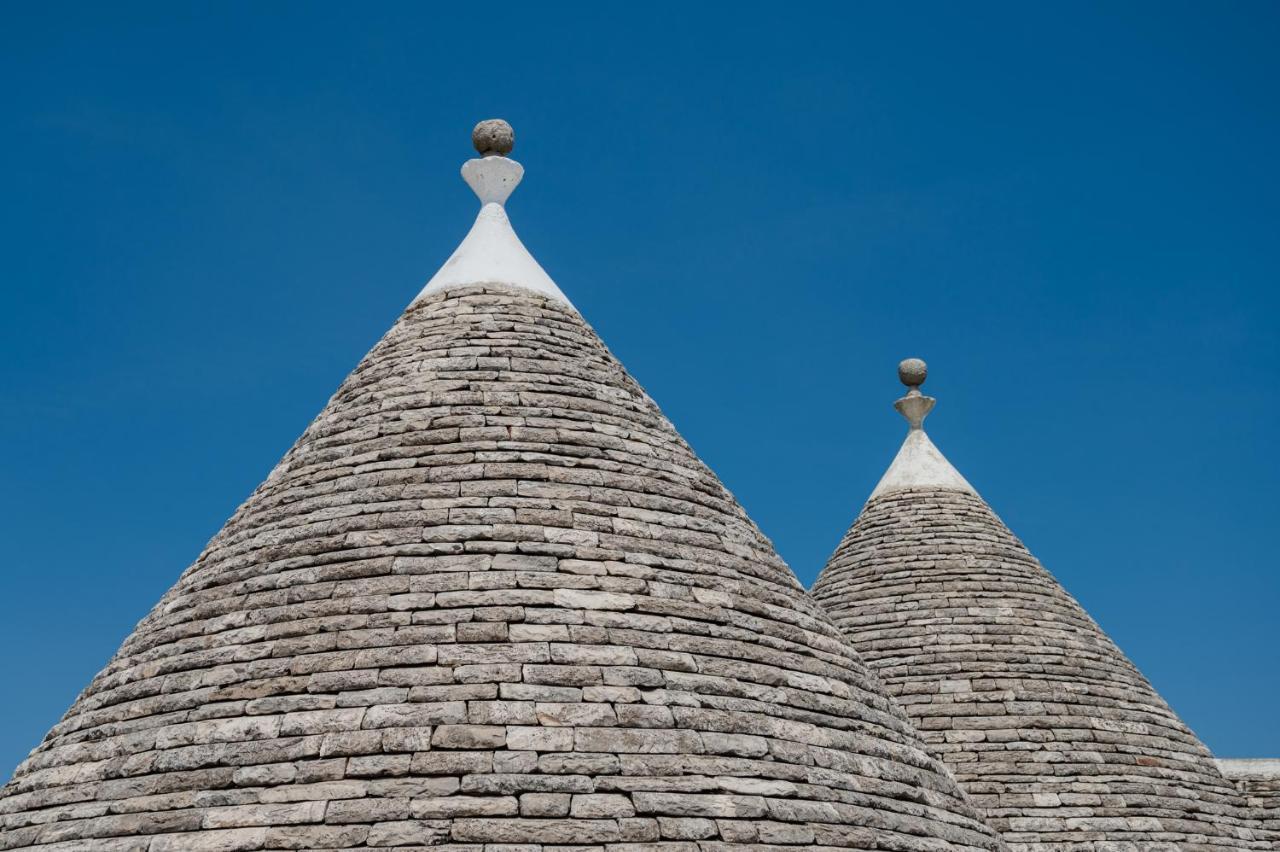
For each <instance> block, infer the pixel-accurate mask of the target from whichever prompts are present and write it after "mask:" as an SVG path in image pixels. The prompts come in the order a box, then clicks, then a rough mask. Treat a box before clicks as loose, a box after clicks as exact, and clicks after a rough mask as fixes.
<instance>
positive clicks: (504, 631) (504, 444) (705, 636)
mask: <svg viewBox="0 0 1280 852" xmlns="http://www.w3.org/2000/svg"><path fill="white" fill-rule="evenodd" d="M490 159H492V160H493V163H492V164H491V165H486V163H488V162H489V160H490ZM512 163H513V161H510V160H506V159H505V158H504V157H493V158H486V160H484V161H472V163H471V164H468V167H469V168H470V169H471V174H470V175H469V178H468V179H469V181H472V182H473V185H474V184H476V183H478V184H481V186H482V188H484V187H485V186H488V184H486V181H490V179H491V178H493V177H494V175H497V176H498V177H499V178H501V177H502V176H503V175H507V176H509V175H512V174H515V170H514V169H518V167H514V169H513V166H512ZM477 164H478V165H477ZM486 175H487V176H486ZM517 178H518V176H517ZM490 182H491V181H490ZM507 191H509V188H508V190H507ZM503 197H504V198H505V195H504V196H503ZM481 219H482V221H478V222H477V225H476V228H475V229H473V231H472V234H471V235H470V236H469V237H468V241H467V242H466V243H464V246H463V248H461V249H460V250H459V253H458V254H456V255H455V257H454V258H453V259H452V260H451V262H450V265H448V266H447V267H446V269H445V270H442V272H441V275H439V276H437V278H436V279H434V280H433V283H432V285H431V286H430V287H428V288H427V290H426V291H424V293H423V295H422V296H420V297H419V298H418V299H417V300H416V301H415V302H414V304H412V305H411V306H410V307H409V309H408V310H407V311H406V312H405V313H404V314H403V315H402V316H401V317H400V319H399V320H398V321H397V322H396V323H395V325H394V327H393V328H392V329H391V330H390V331H389V332H388V333H387V335H386V336H385V337H384V338H383V339H382V340H381V341H380V342H379V343H378V344H377V345H376V346H375V347H374V348H373V350H372V351H371V352H370V353H369V354H368V355H367V356H366V357H365V359H364V360H363V361H362V362H361V363H360V365H359V366H358V367H357V368H356V370H355V372H354V373H352V375H351V376H350V377H348V378H347V380H346V381H345V382H344V383H343V384H342V386H341V387H340V388H339V389H338V391H337V393H336V394H335V395H334V397H333V398H332V400H330V402H329V403H328V404H327V405H326V406H325V408H324V410H323V411H322V412H321V413H320V415H319V417H317V418H316V420H315V422H314V423H312V424H311V426H310V427H309V428H308V429H307V430H306V432H305V433H304V434H303V435H302V437H301V438H300V439H299V440H298V442H297V443H296V444H295V445H294V447H293V448H292V449H291V450H290V451H289V453H288V454H287V455H286V456H285V458H284V459H283V460H282V461H281V462H280V464H279V465H278V466H277V467H276V469H275V470H274V471H273V472H272V473H271V475H270V476H269V477H268V478H267V480H266V481H265V482H264V483H263V484H262V485H261V486H260V487H259V488H258V489H257V490H256V491H255V492H254V493H253V495H252V496H251V497H250V498H249V499H248V501H247V502H246V503H245V504H244V505H243V506H241V507H240V509H239V510H238V511H237V512H236V513H235V515H234V517H232V518H231V520H230V521H228V523H227V525H226V526H225V527H224V528H223V529H222V531H221V532H219V533H218V535H217V536H216V537H215V538H214V539H213V540H212V541H211V542H210V543H209V545H208V547H207V548H206V549H205V551H204V552H203V553H202V554H201V555H200V557H199V559H198V560H197V561H196V563H195V564H194V565H193V566H191V567H190V568H189V569H188V570H187V571H186V572H185V573H184V574H183V575H182V576H181V578H180V579H179V580H178V582H177V584H176V585H175V586H174V587H173V588H172V589H170V590H169V592H168V593H166V594H165V595H164V597H163V599H162V600H161V601H160V603H159V604H158V605H157V606H156V607H155V609H154V610H153V611H152V612H151V613H150V614H149V615H148V616H147V617H146V618H145V619H144V620H143V621H142V622H141V623H140V624H139V625H138V626H137V628H136V629H135V630H134V632H133V633H132V634H131V635H130V636H129V637H128V639H127V640H126V641H125V642H124V644H123V646H122V647H121V648H120V650H119V651H118V652H117V654H116V655H115V657H114V658H113V659H112V660H111V662H110V664H109V665H108V666H107V667H106V669H105V670H103V672H102V673H101V674H100V675H98V676H97V677H96V678H95V679H94V680H93V682H92V683H91V684H90V685H89V687H88V688H87V689H86V690H85V691H84V693H83V694H82V695H81V696H80V698H79V699H78V700H77V701H76V702H75V704H74V706H72V708H71V709H70V710H69V711H68V712H67V714H66V716H65V717H64V718H63V720H62V721H61V722H59V723H58V724H57V725H56V726H55V727H54V729H53V730H52V731H51V732H50V733H49V735H48V736H47V738H46V739H45V741H44V742H43V743H42V744H41V745H40V746H39V747H38V748H37V749H36V750H35V751H34V752H33V753H32V755H31V756H30V757H29V758H28V759H27V760H26V761H25V762H24V763H23V764H22V765H21V766H20V767H19V768H18V771H17V774H16V775H15V776H14V778H13V780H12V781H11V782H10V783H9V784H8V785H7V786H6V787H5V788H4V789H3V792H2V793H0V848H3V849H6V850H8V849H40V850H44V852H54V850H58V852H62V851H63V850H68V851H69V850H87V852H215V850H216V851H217V852H234V850H296V849H310V850H337V849H344V850H346V849H361V850H369V849H396V850H414V849H426V848H428V847H430V848H432V849H444V850H456V852H463V850H465V851H466V852H478V850H482V849H483V850H507V852H527V851H528V850H542V849H547V850H550V849H557V850H569V849H583V850H601V849H605V848H607V849H609V850H618V852H623V850H641V849H670V850H679V852H685V850H695V849H703V850H717V849H730V848H751V849H760V850H765V849H776V848H779V847H781V846H795V845H798V846H804V847H806V848H856V849H873V848H874V849H887V850H902V852H926V850H927V852H935V851H936V850H947V849H955V850H979V849H983V850H993V849H998V848H999V847H1000V842H999V840H998V837H997V836H996V835H995V834H994V832H992V831H991V830H990V829H989V828H987V827H986V826H985V825H984V824H982V823H981V822H980V820H979V819H978V818H977V817H976V815H975V813H974V811H973V810H972V808H971V806H970V805H969V804H968V803H967V802H966V801H965V800H964V799H963V796H962V794H961V793H960V791H959V789H958V787H957V786H956V784H955V782H954V780H953V779H952V778H951V777H950V776H949V774H948V773H947V772H946V770H945V769H944V768H943V767H942V766H941V765H940V764H939V763H937V762H936V761H935V760H934V759H933V758H931V757H930V756H929V755H928V754H927V752H926V751H925V749H924V747H923V745H922V743H921V742H920V739H919V737H918V735H917V734H916V732H915V731H914V730H913V729H912V727H911V725H910V724H909V723H908V722H907V721H906V718H905V716H904V715H903V714H902V712H901V710H900V709H899V708H897V707H896V705H894V704H893V702H892V701H891V700H890V699H888V698H887V697H886V696H885V694H884V693H883V692H882V689H881V687H880V685H879V684H878V683H877V682H876V680H875V678H874V677H873V676H872V675H871V674H869V672H868V670H867V668H866V667H865V666H864V665H863V663H861V662H860V661H859V659H858V658H857V656H856V655H855V654H854V652H853V651H852V650H851V648H850V646H849V645H848V644H847V642H846V641H845V640H844V639H843V638H842V637H841V636H840V633H839V631H838V629H837V628H836V627H835V626H834V625H833V624H832V622H831V621H830V619H829V618H828V617H827V616H826V615H825V614H824V613H823V612H822V611H821V610H820V609H819V608H818V607H817V606H816V604H814V603H813V602H812V601H811V600H810V599H809V598H808V597H807V596H806V595H805V593H804V592H803V590H802V589H801V588H800V586H799V584H798V583H797V581H796V580H795V578H794V576H793V575H792V574H791V572H790V571H789V569H788V568H787V567H786V566H785V565H784V564H783V563H782V561H781V560H780V559H779V558H778V556H777V555H776V554H775V553H774V551H773V549H772V547H771V546H770V544H769V543H768V541H767V540H765V538H764V537H763V536H762V535H761V534H760V532H759V531H758V530H757V529H756V527H755V526H754V525H753V524H752V523H751V521H750V520H749V519H748V518H747V516H746V515H745V513H744V512H743V510H742V508H741V507H740V506H739V505H738V504H737V503H736V502H735V501H734V499H733V498H732V497H731V496H730V495H729V494H728V493H727V492H726V490H725V489H724V487H723V486H722V485H721V484H720V482H719V481H718V480H717V479H716V477H715V476H714V475H713V474H712V473H711V472H710V471H709V470H708V469H707V468H706V467H705V466H704V465H703V464H701V463H700V462H699V460H698V459H697V458H696V457H695V455H694V454H693V452H692V451H691V450H690V449H689V447H688V446H687V445H686V444H685V442H684V441H682V440H681V439H680V437H679V435H678V434H677V433H676V431H675V429H674V428H673V427H672V426H671V424H670V423H669V422H668V421H667V420H666V418H664V417H663V415H662V414H661V413H660V412H659V410H658V408H657V406H656V405H654V403H653V401H652V400H650V398H649V397H648V396H647V395H646V394H645V392H644V391H643V390H642V389H641V388H640V386H639V385H637V384H636V382H635V381H634V380H633V379H632V378H631V377H630V376H629V375H628V374H627V373H626V371H625V370H624V369H623V368H622V367H621V366H620V365H619V364H618V362H617V361H616V360H615V359H614V358H613V357H612V356H611V355H610V353H609V352H608V350H607V349H606V348H605V346H604V345H603V344H602V343H601V341H600V339H599V338H598V337H597V336H596V334H595V333H594V332H593V331H592V330H591V328H590V327H589V326H588V325H587V324H586V323H585V322H584V321H583V319H582V317H581V316H580V315H579V314H578V313H577V312H576V311H575V310H574V309H573V308H572V307H570V306H569V304H568V303H567V302H565V301H564V300H563V297H562V296H560V295H559V290H558V289H557V288H555V285H554V283H552V282H551V281H550V278H547V277H546V276H545V273H542V277H538V276H537V275H536V274H535V273H534V271H533V270H534V268H535V267H536V263H534V262H533V260H532V258H531V257H528V255H527V253H525V252H524V249H523V247H522V246H518V241H516V243H514V244H513V243H512V242H511V240H514V234H513V233H509V231H510V227H509V225H508V224H507V223H506V217H505V213H503V212H502V209H501V204H500V201H492V200H489V201H487V203H486V204H485V207H484V209H483V211H482V213H481ZM531 263H533V266H530V264H531ZM459 269H464V270H466V269H469V270H472V271H471V272H469V273H467V275H465V276H464V275H463V274H461V273H459V272H458V270H459ZM536 271H537V272H538V273H541V268H540V267H536ZM526 275H534V279H535V282H536V286H530V284H529V281H528V279H527V278H526V277H524V276H526ZM468 277H469V278H471V279H472V280H471V281H468V280H467V278H468ZM544 278H545V280H543V279H544ZM495 844H510V845H495Z"/></svg>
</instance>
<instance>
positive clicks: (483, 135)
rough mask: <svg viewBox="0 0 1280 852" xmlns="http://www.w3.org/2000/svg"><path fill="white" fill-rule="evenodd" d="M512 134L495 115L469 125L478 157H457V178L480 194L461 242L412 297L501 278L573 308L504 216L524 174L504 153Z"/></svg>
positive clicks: (507, 151) (512, 140)
mask: <svg viewBox="0 0 1280 852" xmlns="http://www.w3.org/2000/svg"><path fill="white" fill-rule="evenodd" d="M515 139H516V134H515V130H513V129H512V127H511V125H510V124H508V123H507V122H505V121H503V120H502V119H500V118H489V119H485V120H484V121H481V122H480V123H478V124H477V125H476V126H475V127H474V128H473V129H472V131H471V144H472V145H473V146H474V147H475V149H476V152H477V153H478V154H479V155H480V157H479V159H471V160H467V162H465V163H463V165H462V179H463V180H464V181H466V182H467V186H469V187H471V190H472V191H473V192H474V193H475V194H476V197H477V198H478V199H480V212H479V214H478V215H477V216H476V221H475V224H474V225H472V226H471V230H470V231H469V232H468V233H467V236H466V237H465V238H464V239H463V241H462V243H461V244H460V245H459V246H458V248H457V249H455V250H454V252H453V254H452V255H451V256H450V257H449V259H448V260H446V261H445V262H444V266H442V267H440V270H439V271H438V272H437V273H436V274H435V275H434V276H432V278H431V280H430V281H428V282H427V286H426V287H424V288H422V292H420V293H419V294H418V296H417V298H416V299H414V301H419V300H421V299H423V298H425V297H427V296H429V295H432V294H435V293H438V292H441V291H443V290H447V289H449V288H451V287H465V286H468V285H476V284H502V285H506V286H509V287H520V288H523V289H525V290H532V291H533V292H535V293H539V294H541V295H543V296H547V297H549V298H552V299H557V300H559V301H560V302H563V303H564V304H566V305H568V306H569V307H570V308H573V303H572V302H570V301H569V299H568V297H567V296H565V294H564V293H563V292H561V290H560V288H559V287H558V286H557V285H556V282H555V281H553V280H552V279H551V276H550V275H548V274H547V272H546V270H545V269H543V268H542V266H541V264H539V263H538V261H537V260H535V259H534V257H533V255H532V254H530V253H529V250H528V249H527V248H525V246H524V243H522V242H521V241H520V238H519V237H518V236H516V232H515V229H513V228H512V227H511V220H510V219H509V218H508V217H507V211H506V208H505V206H504V205H505V204H506V202H507V199H508V198H510V197H511V193H513V192H515V189H516V187H517V186H519V185H520V181H521V180H522V179H523V178H524V166H522V165H520V164H519V163H517V162H516V161H515V160H512V159H509V158H508V157H507V156H506V155H507V154H510V153H511V150H512V149H513V148H514V147H515ZM575 310H576V308H575Z"/></svg>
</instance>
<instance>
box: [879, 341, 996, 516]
mask: <svg viewBox="0 0 1280 852" xmlns="http://www.w3.org/2000/svg"><path fill="white" fill-rule="evenodd" d="M928 376H929V365H928V364H926V363H925V362H924V361H922V360H920V359H919V358H907V359H905V360H903V361H901V362H900V363H899V364H898V380H899V381H900V382H902V383H903V384H904V385H906V387H907V395H906V396H904V397H902V398H901V399H899V400H897V401H896V402H894V404H893V407H894V408H896V409H897V410H898V413H899V414H901V415H902V416H903V417H904V418H906V421H907V424H908V430H907V438H906V440H905V441H903V442H902V447H901V449H899V450H898V454H897V455H896V456H894V457H893V462H892V463H891V464H890V465H889V469H888V470H887V471H885V474H884V476H882V477H881V478H880V482H879V483H877V484H876V487H875V489H874V490H872V492H871V497H870V498H868V499H875V498H876V497H879V496H880V495H882V494H887V493H888V492H890V491H901V490H903V489H906V488H938V489H942V490H946V491H965V492H968V493H970V494H973V495H974V496H975V497H976V496H977V495H978V492H977V491H976V490H975V489H974V487H973V486H972V485H970V484H969V482H968V480H966V479H965V478H964V477H963V476H961V475H960V471H958V470H956V469H955V467H953V466H952V464H951V462H949V461H947V458H946V456H944V455H943V454H942V451H941V450H939V449H938V448H937V447H936V446H935V445H934V443H933V441H931V440H929V436H928V435H926V434H925V431H924V419H925V418H926V417H928V416H929V412H930V411H932V410H933V407H934V405H936V404H937V402H938V401H937V400H936V399H934V398H933V397H931V396H925V395H924V394H922V393H921V392H920V386H921V385H922V384H924V380H925V379H926V378H928Z"/></svg>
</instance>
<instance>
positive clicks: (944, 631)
mask: <svg viewBox="0 0 1280 852" xmlns="http://www.w3.org/2000/svg"><path fill="white" fill-rule="evenodd" d="M899 375H900V378H901V379H902V380H903V383H904V384H906V385H907V386H908V387H909V388H910V391H909V392H908V394H907V396H906V397H904V398H903V399H900V400H898V402H897V403H896V407H897V408H898V410H899V411H900V412H901V413H902V414H903V415H904V416H905V417H906V418H907V420H908V422H909V424H910V431H909V432H908V435H907V438H906V441H905V442H904V445H903V449H902V451H900V452H899V454H898V456H897V458H896V459H895V460H894V462H893V465H892V466H891V468H890V470H889V472H888V473H887V474H886V475H885V477H884V479H883V480H882V481H881V482H880V484H879V485H878V486H877V487H876V489H875V492H874V493H873V494H872V496H871V499H870V500H869V501H868V502H867V504H866V506H865V507H864V508H863V510H862V512H861V514H860V515H859V516H858V518H857V520H856V521H855V522H854V524H853V526H852V528H851V529H849V531H848V532H847V533H846V535H845V536H844V538H843V540H842V541H841V542H840V545H839V547H837V548H836V551H835V553H834V554H833V555H832V557H831V559H830V561H829V562H828V563H827V565H826V567H825V568H824V569H823V571H822V573H821V575H820V576H819V578H818V581H817V583H816V584H815V586H814V588H813V594H814V596H815V597H816V598H817V599H818V601H819V603H821V604H822V605H823V606H824V607H825V608H826V609H827V611H828V612H830V613H831V615H832V616H833V617H834V618H835V620H836V623H837V624H838V625H840V627H841V629H842V630H843V631H844V633H845V635H846V636H848V637H849V638H850V639H851V640H852V641H853V644H854V647H855V648H856V649H857V650H858V651H859V653H861V654H862V656H863V657H864V659H866V660H867V662H868V663H869V664H870V665H871V666H872V668H874V669H875V670H876V673H877V674H878V675H879V676H880V678H881V680H882V682H883V683H884V684H885V686H886V687H887V688H888V689H889V691H890V692H891V693H892V694H893V695H894V696H895V697H896V698H897V699H898V701H899V702H900V703H901V704H902V705H903V707H904V709H905V710H906V711H907V714H908V715H909V716H910V717H911V718H912V719H914V720H915V723H916V725H917V727H918V728H919V729H920V731H921V734H922V735H923V736H924V738H925V740H926V742H927V743H928V745H929V747H930V749H931V750H932V751H933V753H934V754H935V755H937V756H938V757H940V758H941V759H942V760H943V762H945V763H946V764H947V765H948V766H949V767H950V768H951V770H952V772H953V773H954V774H955V776H956V778H957V779H958V780H959V781H960V783H961V786H963V787H964V788H965V790H966V791H967V792H968V793H969V794H970V796H971V798H972V799H973V801H974V803H975V804H977V805H978V807H979V808H980V809H981V810H982V812H983V813H984V815H985V816H986V817H987V821H988V823H989V824H991V825H992V826H994V827H995V828H996V829H997V830H999V831H1000V832H1002V834H1003V836H1004V838H1005V840H1006V841H1007V842H1008V843H1009V844H1010V845H1011V846H1013V847H1015V848H1018V849H1025V850H1067V849H1070V850H1101V849H1129V850H1149V849H1169V850H1172V849H1182V850H1185V849H1192V848H1195V849H1221V850H1226V849H1239V848H1245V847H1246V845H1247V844H1249V843H1251V842H1252V838H1253V833H1252V832H1251V830H1250V828H1249V821H1248V817H1247V814H1246V813H1244V811H1243V809H1242V807H1241V806H1242V802H1241V799H1240V797H1239V795H1238V794H1237V791H1236V790H1235V789H1234V788H1233V787H1232V786H1231V785H1230V784H1229V783H1228V782H1227V781H1226V780H1225V779H1224V778H1223V777H1222V774H1221V773H1220V772H1219V771H1218V769H1217V768H1216V767H1215V765H1214V762H1213V759H1212V757H1211V756H1210V754H1209V751H1208V749H1206V748H1205V746H1204V745H1203V744H1202V743H1201V742H1200V741H1199V740H1198V739H1197V738H1196V736H1195V735H1194V734H1193V733H1192V732H1191V731H1190V730H1188V728H1187V726H1186V725H1184V724H1183V723H1182V721H1181V720H1180V719H1179V718H1178V717H1177V715H1175V714H1174V712H1173V711H1172V710H1171V709H1170V708H1169V706H1168V705H1167V704H1166V703H1165V702H1164V701H1163V700H1162V699H1161V698H1160V696H1159V695H1157V694H1156V691H1155V690H1154V689H1153V688H1152V686H1151V684H1150V683H1148V682H1147V680H1146V679H1145V678H1144V677H1143V676H1142V674H1141V673H1140V672H1139V671H1138V670H1137V668H1135V667H1134V665H1133V664H1132V663H1131V662H1130V661H1129V660H1128V659H1127V658H1126V657H1125V656H1124V654H1123V653H1122V652H1121V651H1120V649H1119V648H1117V647H1116V645H1115V644H1114V643H1113V642H1112V641H1111V640H1110V639H1109V638H1108V637H1107V635H1106V634H1105V633H1104V632H1103V631H1102V629H1101V628H1099V627H1098V625H1097V624H1096V623H1095V622H1094V621H1093V620H1092V619H1091V618H1090V617H1089V615H1088V614H1087V613H1086V612H1085V611H1084V609H1083V608H1082V607H1081V606H1080V604H1079V603H1077V602H1076V600H1075V599H1074V598H1072V597H1071V595H1070V594H1068V593H1067V592H1066V590H1064V589H1063V587H1062V586H1061V585H1060V584H1059V583H1058V581H1057V580H1055V579H1054V577H1053V576H1052V575H1051V574H1050V573H1049V572H1048V571H1046V570H1045V569H1044V567H1043V566H1041V565H1040V563H1039V562H1038V561H1036V559H1035V557H1034V556H1032V555H1031V553H1030V552H1029V551H1028V550H1027V548H1026V547H1025V546H1024V545H1023V544H1022V542H1021V541H1019V540H1018V538H1017V537H1016V536H1015V535H1014V534H1013V533H1012V532H1010V530H1009V529H1008V527H1006V526H1005V525H1004V523H1003V522H1001V520H1000V519H999V518H998V517H997V516H996V514H995V513H994V512H993V511H992V510H991V508H990V507H989V506H988V505H987V504H986V502H985V501H983V499H982V498H981V497H980V496H979V495H978V493H977V491H976V490H975V489H974V488H973V487H972V486H971V485H970V484H969V483H968V481H966V480H965V479H964V478H963V477H962V476H960V474H959V473H958V472H957V471H956V470H955V468H954V467H953V466H952V465H951V464H950V462H948V461H947V460H946V459H945V457H943V456H942V454H941V452H939V451H938V450H937V448H936V447H935V446H934V444H933V443H932V441H930V440H929V439H928V437H927V436H926V435H925V433H924V429H923V421H924V418H925V416H926V415H927V414H928V413H929V411H930V410H931V409H932V408H933V405H934V400H933V399H931V398H930V397H926V396H924V395H922V394H921V393H920V391H919V386H920V384H922V383H923V381H924V379H925V375H926V371H925V365H924V362H922V361H918V360H916V359H911V360H909V361H904V362H903V363H902V365H901V366H900V368H899Z"/></svg>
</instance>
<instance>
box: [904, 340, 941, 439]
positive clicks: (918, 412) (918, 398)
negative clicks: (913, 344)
mask: <svg viewBox="0 0 1280 852" xmlns="http://www.w3.org/2000/svg"><path fill="white" fill-rule="evenodd" d="M928 375H929V365H928V364H926V363H925V362H924V361H921V360H920V359H919V358H907V359H905V360H903V361H901V362H900V363H899V364H898V381H900V382H902V383H903V384H904V385H906V386H907V395H906V396H904V397H903V398H902V399H900V400H898V401H897V402H895V403H894V404H893V407H894V408H896V409H898V413H899V414H901V415H902V416H903V417H905V418H907V423H909V424H910V426H911V429H912V430H913V431H914V430H916V429H922V428H923V426H924V419H925V418H926V417H928V416H929V412H930V411H932V410H933V406H934V405H935V404H936V403H937V400H936V399H934V398H933V397H931V396H925V395H924V394H922V393H920V386H921V385H922V384H924V380H925V379H926V378H927V377H928Z"/></svg>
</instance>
